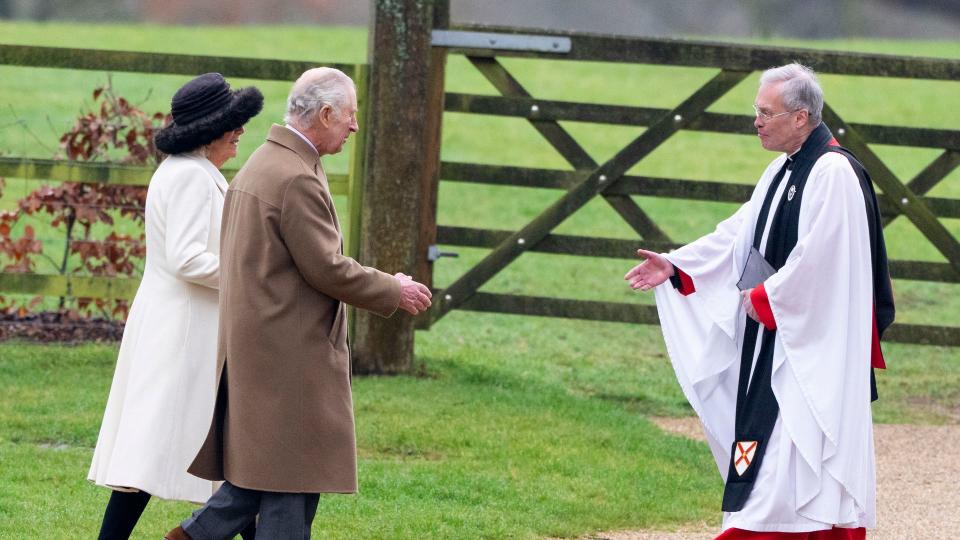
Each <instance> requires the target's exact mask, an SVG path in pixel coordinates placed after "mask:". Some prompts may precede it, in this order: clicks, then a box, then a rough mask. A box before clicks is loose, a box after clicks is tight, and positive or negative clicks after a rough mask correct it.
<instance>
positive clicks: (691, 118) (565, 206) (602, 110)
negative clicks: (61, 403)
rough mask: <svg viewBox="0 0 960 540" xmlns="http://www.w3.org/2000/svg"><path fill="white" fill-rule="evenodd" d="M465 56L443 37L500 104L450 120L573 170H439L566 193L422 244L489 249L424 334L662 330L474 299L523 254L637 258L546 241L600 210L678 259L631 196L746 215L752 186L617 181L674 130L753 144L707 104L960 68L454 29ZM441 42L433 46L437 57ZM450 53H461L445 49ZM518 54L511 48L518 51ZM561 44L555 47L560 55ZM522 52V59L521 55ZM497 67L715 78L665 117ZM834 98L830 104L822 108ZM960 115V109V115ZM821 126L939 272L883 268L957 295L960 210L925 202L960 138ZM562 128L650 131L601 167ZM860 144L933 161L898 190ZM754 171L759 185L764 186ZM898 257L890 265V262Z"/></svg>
mask: <svg viewBox="0 0 960 540" xmlns="http://www.w3.org/2000/svg"><path fill="white" fill-rule="evenodd" d="M452 30H453V31H454V32H452V34H454V35H455V37H456V34H457V33H460V32H462V33H464V34H460V36H461V37H465V38H469V39H463V40H462V42H463V43H478V42H479V43H481V45H480V46H479V47H480V48H477V46H474V45H472V44H470V45H464V46H457V45H456V44H451V39H449V36H445V37H444V40H442V42H443V45H442V48H444V49H446V51H447V52H448V53H449V54H462V55H465V56H466V58H467V59H468V60H469V61H470V63H471V64H472V65H473V66H474V67H476V69H477V70H479V72H480V73H481V74H482V75H483V76H484V77H485V78H486V79H487V80H488V81H489V82H490V83H491V84H492V85H493V86H494V87H495V88H496V89H497V91H499V93H500V94H501V95H500V96H486V95H474V94H459V93H446V94H445V95H444V102H443V105H442V106H443V108H444V110H446V111H448V112H458V113H472V114H481V115H495V116H509V117H517V118H525V119H527V120H528V121H529V122H530V124H531V125H532V126H533V127H534V128H535V129H536V130H537V131H538V132H539V133H540V135H541V136H542V137H543V138H544V139H546V141H547V142H548V143H549V144H550V145H551V146H552V147H553V148H554V149H556V151H557V152H558V153H559V154H560V155H561V156H563V157H564V158H565V159H566V161H567V162H568V163H569V165H570V166H571V168H572V169H571V170H567V171H564V170H548V169H536V168H520V167H503V166H494V165H480V164H474V163H454V162H443V163H442V164H441V168H440V172H439V175H438V180H440V179H442V180H444V181H452V182H472V183H481V184H503V185H512V186H528V187H536V188H550V189H557V190H564V191H565V193H564V194H563V195H562V196H561V197H560V198H559V199H558V200H557V201H556V202H555V203H554V204H552V205H551V206H549V207H548V208H547V209H546V210H544V211H543V212H542V213H541V214H540V215H539V216H537V217H536V218H535V219H533V220H532V221H530V222H529V223H528V224H527V225H526V226H524V227H522V228H521V229H520V230H516V231H506V230H491V229H480V228H471V227H451V226H444V225H437V226H435V228H433V229H430V230H428V231H427V233H426V235H427V239H426V240H425V242H429V243H437V244H444V245H452V246H468V247H479V248H489V249H491V251H490V252H489V254H488V255H487V256H486V257H484V258H483V259H482V260H481V261H480V262H479V263H478V264H477V265H476V266H474V267H473V268H470V269H469V270H468V271H467V272H466V273H464V274H463V275H462V276H461V277H460V278H458V279H456V280H455V281H454V282H453V283H451V284H450V285H448V286H446V287H445V288H443V289H442V290H440V291H438V294H437V295H435V299H436V300H437V301H435V302H434V307H433V308H432V309H431V311H430V313H429V320H428V321H425V323H426V324H425V326H429V324H432V323H433V322H436V321H437V320H439V319H440V318H441V317H443V316H444V315H445V314H446V313H448V312H450V311H451V310H453V309H464V310H473V311H487V312H499V313H514V314H521V315H541V316H555V317H568V318H579V319H591V320H603V321H620V322H635V323H643V324H657V323H658V317H657V313H656V308H655V307H652V306H644V305H635V304H627V303H610V302H590V301H580V300H571V299H562V298H547V297H534V296H523V295H512V294H493V293H481V292H478V290H479V289H480V288H481V287H482V286H483V285H484V284H485V283H487V282H488V281H489V280H490V279H491V278H492V277H493V276H494V275H496V274H497V273H498V272H500V271H502V270H503V269H504V268H506V267H507V266H508V265H510V264H511V263H512V262H513V261H515V260H516V259H517V258H518V257H519V256H520V255H521V254H523V253H525V252H528V251H535V252H543V253H554V254H565V255H580V256H600V257H612V258H630V259H633V258H634V250H635V248H636V247H637V241H633V240H617V239H599V238H589V237H583V236H569V235H559V234H553V233H552V231H553V229H554V228H555V227H557V226H558V225H559V224H560V223H561V222H562V221H563V220H565V219H566V218H568V217H569V216H570V215H572V214H573V213H575V212H576V211H577V210H579V209H580V208H582V207H583V206H584V205H585V204H586V203H587V202H589V201H590V200H592V199H593V198H595V197H598V196H599V197H602V198H603V199H604V200H605V201H606V202H607V203H608V204H609V205H610V206H612V207H613V208H614V209H615V210H616V212H617V213H618V214H619V215H620V216H621V217H622V218H623V219H624V220H625V221H626V222H627V223H628V224H629V225H630V227H631V228H632V229H633V230H634V231H635V232H636V233H637V235H638V236H639V237H642V238H643V239H644V241H643V244H644V245H645V246H646V247H647V248H649V249H655V250H660V251H666V250H669V249H671V248H674V247H677V246H678V245H679V244H676V243H675V242H673V241H672V240H671V238H670V237H669V236H668V235H667V234H666V233H665V232H664V231H663V230H662V229H661V228H660V227H659V226H658V225H657V223H656V222H654V220H653V219H651V218H650V217H649V216H648V215H647V214H646V213H645V212H644V211H643V209H642V208H640V207H639V206H638V205H637V203H636V202H635V201H634V200H633V199H632V198H631V196H634V195H642V196H648V197H669V198H675V199H688V200H701V201H719V202H731V203H742V202H743V201H745V200H747V199H748V198H749V196H750V193H751V192H752V189H753V186H747V185H737V184H731V183H724V182H713V181H698V180H689V179H680V178H652V177H645V176H629V175H626V174H625V173H626V172H627V171H628V170H630V169H631V168H632V167H633V166H634V165H636V164H637V163H639V162H640V161H642V160H643V159H644V158H645V157H646V156H648V155H650V154H651V153H652V152H653V151H654V150H655V149H657V148H658V147H659V146H660V145H661V144H663V143H664V142H665V141H666V140H667V139H668V138H669V137H670V136H672V135H674V134H675V133H677V132H679V131H681V130H693V131H705V132H715V133H727V134H755V129H754V128H753V120H754V118H753V117H751V116H746V115H734V114H717V113H710V112H706V110H707V109H708V108H709V107H710V105H711V104H713V103H714V102H716V101H717V100H718V99H719V98H721V97H722V96H724V95H725V94H726V93H727V92H728V91H729V90H730V89H732V88H733V87H734V86H736V85H737V84H738V83H739V82H741V81H742V80H744V78H746V77H747V76H749V75H750V74H751V73H752V72H754V71H757V70H764V69H767V68H769V67H772V66H776V65H782V64H786V63H790V62H794V61H799V62H801V63H804V64H805V65H809V66H812V67H813V68H814V69H815V70H816V71H817V72H818V73H830V74H845V75H870V76H876V77H900V78H912V79H932V80H943V81H951V80H958V79H960V61H957V60H946V59H936V58H915V57H901V56H890V55H871V54H858V53H841V52H823V51H814V50H806V49H788V48H773V47H760V46H744V45H730V44H716V43H698V42H687V41H676V40H662V39H633V38H623V37H610V36H597V35H588V34H561V33H544V32H541V31H538V30H530V31H522V30H519V29H513V28H494V27H483V26H464V27H458V28H453V29H452ZM529 34H537V35H538V36H539V37H547V38H560V39H564V40H566V39H569V43H568V44H569V52H566V53H557V52H553V51H549V48H550V47H549V46H548V47H546V48H547V49H548V50H547V51H543V50H530V49H526V50H501V49H499V48H498V49H493V48H482V47H483V45H482V43H484V42H488V43H491V44H493V43H495V42H497V41H498V40H501V38H502V37H513V38H518V39H521V40H522V39H524V38H525V36H526V35H529ZM437 41H438V40H436V39H435V46H437V47H441V46H440V45H436V42H437ZM453 41H456V39H454V40H453ZM515 41H516V40H515ZM557 46H558V45H557V42H555V43H554V45H553V47H554V48H556V47H557ZM520 49H522V47H521V48H520ZM501 56H521V57H529V58H549V59H551V60H571V61H576V60H579V61H605V62H627V63H641V64H657V65H671V66H691V67H707V68H717V69H718V70H719V71H718V72H717V74H716V75H715V76H714V77H713V78H711V79H710V80H709V81H708V82H707V83H706V84H704V85H703V86H702V87H701V88H699V89H698V90H696V91H695V92H694V93H692V94H691V95H689V96H688V97H687V98H686V99H684V100H682V102H681V103H680V104H679V105H677V106H676V107H674V108H673V109H669V110H667V109H655V108H642V107H626V106H612V105H597V104H587V103H574V102H564V101H551V100H541V99H537V98H535V97H534V96H532V95H530V93H529V92H528V91H527V90H526V89H525V88H524V87H523V86H522V85H521V84H520V83H519V82H518V81H517V79H515V78H514V77H513V76H512V75H511V74H510V72H509V71H508V70H507V69H506V68H505V67H504V65H503V64H502V63H501V62H500V61H499V60H498V58H499V57H501ZM827 97H828V98H829V96H827ZM958 103H960V101H958ZM823 118H824V121H825V122H826V123H827V125H828V126H830V128H831V129H832V131H833V132H834V134H835V135H836V136H837V138H838V139H839V140H840V142H841V144H842V145H843V146H845V147H847V148H849V149H850V150H852V151H853V152H854V153H855V154H856V155H857V156H858V157H859V158H860V160H861V161H862V162H863V163H864V165H865V166H866V167H867V169H868V170H869V171H870V174H871V176H872V178H873V180H874V182H875V183H876V185H877V186H878V187H879V188H880V189H881V190H882V192H883V193H882V195H881V197H880V204H881V210H882V213H883V216H884V219H885V224H888V223H890V221H892V220H893V219H894V218H896V217H898V216H902V217H903V218H906V219H908V220H910V222H911V223H912V224H913V225H915V226H916V227H917V229H919V231H921V233H922V234H923V235H924V236H925V237H926V239H927V240H928V241H929V242H930V243H931V244H932V245H933V246H935V247H936V249H937V250H938V251H939V252H940V253H941V254H942V255H943V256H944V258H945V259H946V261H947V262H943V263H936V262H923V261H913V260H897V259H894V260H892V261H891V273H892V275H893V277H894V278H897V279H910V280H923V281H936V282H944V283H957V282H960V244H958V242H957V240H956V238H954V237H953V236H952V235H951V234H950V232H949V231H948V230H947V229H946V228H945V227H944V225H943V224H942V223H941V221H940V218H958V217H960V200H957V199H947V198H936V197H928V196H927V195H926V194H927V193H928V192H929V191H930V190H931V189H932V188H933V187H934V186H935V185H936V184H937V183H938V182H940V181H941V180H942V179H943V178H944V177H946V176H947V175H948V174H950V172H951V171H953V170H954V169H955V168H956V167H957V166H958V165H960V131H956V130H943V129H924V128H915V127H900V126H886V125H872V124H860V123H849V122H846V121H845V120H844V119H843V118H842V117H841V116H840V115H838V114H837V112H836V111H835V110H834V109H833V108H832V107H831V106H830V105H829V100H828V103H826V104H825V105H824V111H823ZM560 121H579V122H592V123H598V124H626V125H635V126H645V127H646V128H647V129H646V130H645V131H644V132H643V134H641V135H640V136H639V137H637V138H636V139H634V140H633V141H632V142H630V143H629V144H628V145H627V146H625V147H624V148H623V149H622V150H621V151H620V152H618V153H616V155H614V157H613V158H611V159H610V160H608V161H606V162H604V163H597V162H596V161H594V160H593V159H592V158H591V156H590V155H589V154H588V153H587V152H586V151H585V150H584V149H583V147H582V146H581V145H580V144H579V143H578V142H577V141H576V140H575V139H574V137H573V136H571V135H570V134H569V132H568V131H566V130H565V129H564V128H563V126H561V125H560V123H559V122H560ZM869 144H884V145H895V146H910V147H925V148H937V149H941V150H942V153H940V155H939V156H938V157H937V158H936V159H934V160H933V161H932V162H931V163H930V164H929V165H928V166H927V167H926V168H924V169H923V170H922V171H921V172H920V173H919V174H917V175H916V176H915V177H913V178H911V179H909V180H908V181H903V180H901V179H900V178H898V177H897V175H896V174H894V173H893V172H892V171H891V170H890V168H889V167H888V166H887V165H886V164H885V163H884V162H883V161H882V160H881V159H880V158H879V157H878V156H877V154H876V153H875V152H874V151H873V150H872V149H871V148H870V146H869ZM759 172H760V171H759V170H758V171H757V174H759ZM891 256H892V257H895V256H896V254H895V253H893V254H891ZM886 339H888V340H890V341H895V342H904V343H920V344H935V345H949V346H957V345H960V328H958V327H955V326H929V325H914V324H895V325H893V326H892V327H891V328H890V329H889V331H888V332H887V335H886Z"/></svg>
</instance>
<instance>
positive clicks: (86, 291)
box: [0, 272, 140, 298]
mask: <svg viewBox="0 0 960 540" xmlns="http://www.w3.org/2000/svg"><path fill="white" fill-rule="evenodd" d="M139 286H140V280H139V279H134V278H121V277H80V276H61V275H58V274H52V275H51V274H20V273H13V272H0V291H2V292H3V293H4V294H29V295H37V296H67V297H74V298H133V296H134V295H135V294H136V292H137V287H139Z"/></svg>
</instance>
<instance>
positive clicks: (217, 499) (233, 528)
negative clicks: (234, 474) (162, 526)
mask: <svg viewBox="0 0 960 540" xmlns="http://www.w3.org/2000/svg"><path fill="white" fill-rule="evenodd" d="M319 502H320V494H319V493H278V492H273V491H257V490H255V489H245V488H241V487H237V486H235V485H233V484H231V483H230V482H224V483H223V485H222V486H220V489H218V490H217V492H216V493H214V494H213V496H212V497H210V500H208V501H207V504H205V505H204V506H203V507H202V508H200V509H199V510H197V511H195V512H194V513H193V515H192V516H190V517H189V518H187V519H186V520H184V522H183V523H182V524H181V526H182V527H183V530H184V531H186V533H187V534H188V535H190V538H192V539H193V540H225V539H227V538H233V535H235V534H237V533H238V532H239V531H240V530H241V529H242V528H243V527H244V525H246V524H247V523H249V522H250V520H251V519H252V518H253V517H254V516H256V515H257V514H259V515H260V519H259V520H258V521H257V540H301V539H303V540H307V539H309V538H310V526H311V525H312V524H313V518H314V517H315V516H316V515H317V503H319Z"/></svg>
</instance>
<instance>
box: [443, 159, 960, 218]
mask: <svg viewBox="0 0 960 540" xmlns="http://www.w3.org/2000/svg"><path fill="white" fill-rule="evenodd" d="M588 174H589V173H588V172H586V171H562V170H557V169H535V168H529V167H509V166H503V165H482V164H476V163H459V162H450V161H445V162H443V164H442V167H441V176H442V177H443V179H444V180H447V181H450V182H465V183H476V184H491V185H504V186H520V187H533V188H544V189H568V188H569V187H571V186H573V185H576V183H577V182H579V181H581V180H583V179H584V178H586V177H587V176H588ZM753 189H754V186H752V185H748V184H741V183H735V182H731V181H713V180H693V179H687V178H661V177H655V176H623V177H622V178H621V179H620V181H618V182H617V183H616V184H615V185H613V186H610V188H608V189H607V192H608V193H611V192H612V193H618V194H621V195H641V196H645V197H663V198H672V199H685V200H698V201H712V202H726V203H743V202H745V201H747V200H748V199H749V198H750V194H751V193H753ZM878 200H879V202H880V212H881V213H882V214H883V215H884V216H886V217H893V216H898V215H900V205H899V204H896V203H895V202H894V201H893V200H892V199H891V198H890V197H888V196H886V195H884V194H882V193H881V194H878ZM920 200H922V201H923V202H924V204H926V205H927V206H928V207H929V208H930V211H931V212H933V214H934V215H935V216H938V217H945V218H960V199H946V198H940V197H921V198H920Z"/></svg>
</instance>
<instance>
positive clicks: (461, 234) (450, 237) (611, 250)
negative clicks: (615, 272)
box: [437, 225, 683, 259]
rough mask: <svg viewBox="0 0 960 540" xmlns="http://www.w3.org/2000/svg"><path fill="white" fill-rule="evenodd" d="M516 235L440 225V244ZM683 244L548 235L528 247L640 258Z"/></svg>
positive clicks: (484, 242) (494, 242)
mask: <svg viewBox="0 0 960 540" xmlns="http://www.w3.org/2000/svg"><path fill="white" fill-rule="evenodd" d="M513 234H514V232H513V231H504V230H495V229H475V228H472V227H454V226H450V225H441V226H439V227H437V243H439V244H446V245H451V246H465V247H479V248H494V247H497V246H498V245H500V244H501V243H502V242H504V241H505V240H506V239H507V238H509V237H510V236H511V235H513ZM681 245H683V244H676V243H672V242H668V243H663V242H647V241H644V240H626V239H621V238H596V237H588V236H572V235H565V234H548V235H547V236H545V237H544V239H543V240H542V241H540V243H538V244H537V245H536V246H533V247H530V248H528V249H529V250H530V251H536V252H538V253H555V254H561V255H576V256H584V257H607V258H611V259H636V258H637V248H639V247H643V248H645V249H650V250H653V251H658V252H665V251H670V250H671V249H676V248H678V247H680V246H681Z"/></svg>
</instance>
